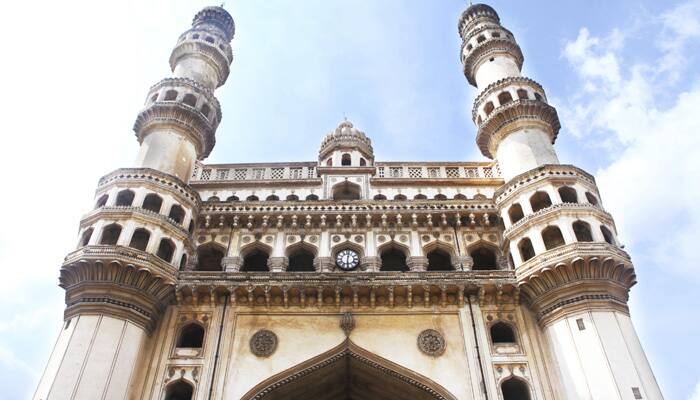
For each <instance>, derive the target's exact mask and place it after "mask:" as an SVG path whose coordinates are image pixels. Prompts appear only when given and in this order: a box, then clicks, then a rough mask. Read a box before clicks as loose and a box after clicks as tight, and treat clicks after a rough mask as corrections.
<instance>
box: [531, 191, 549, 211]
mask: <svg viewBox="0 0 700 400" xmlns="http://www.w3.org/2000/svg"><path fill="white" fill-rule="evenodd" d="M530 205H531V206H532V211H533V212H537V211H540V210H542V209H545V208H547V207H549V206H551V205H552V200H550V198H549V195H548V194H547V192H535V194H533V195H532V197H530Z"/></svg>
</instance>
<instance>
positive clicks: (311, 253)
mask: <svg viewBox="0 0 700 400" xmlns="http://www.w3.org/2000/svg"><path fill="white" fill-rule="evenodd" d="M317 254H318V249H317V248H316V247H315V246H313V245H312V244H310V243H308V242H305V241H299V242H297V243H294V244H292V245H290V246H288V247H287V249H286V250H285V255H286V256H287V259H288V260H289V265H288V266H287V271H288V272H313V271H315V268H314V259H315V258H316V256H317Z"/></svg>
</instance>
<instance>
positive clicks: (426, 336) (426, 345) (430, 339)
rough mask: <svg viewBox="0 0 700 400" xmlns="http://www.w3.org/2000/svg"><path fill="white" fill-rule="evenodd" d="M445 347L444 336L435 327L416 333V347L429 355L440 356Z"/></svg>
mask: <svg viewBox="0 0 700 400" xmlns="http://www.w3.org/2000/svg"><path fill="white" fill-rule="evenodd" d="M445 347H446V343H445V338H444V337H443V336H442V334H441V333H440V332H438V331H436V330H435V329H426V330H424V331H423V332H421V333H420V334H419V335H418V349H420V351H422V352H423V353H425V354H427V355H429V356H432V357H437V356H440V355H441V354H442V353H444V352H445Z"/></svg>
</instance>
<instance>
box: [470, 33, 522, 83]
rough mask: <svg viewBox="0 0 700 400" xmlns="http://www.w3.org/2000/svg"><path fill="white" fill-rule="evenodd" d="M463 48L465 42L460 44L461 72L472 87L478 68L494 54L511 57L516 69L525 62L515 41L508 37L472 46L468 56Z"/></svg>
mask: <svg viewBox="0 0 700 400" xmlns="http://www.w3.org/2000/svg"><path fill="white" fill-rule="evenodd" d="M465 46H467V42H466V41H465V42H464V43H463V44H462V55H463V56H462V64H464V68H463V72H464V76H465V77H466V78H467V81H468V82H469V84H471V85H472V86H476V78H475V74H476V69H477V68H478V66H479V65H480V64H481V63H483V62H484V60H488V59H489V58H490V57H493V56H495V55H496V54H507V55H509V56H511V57H512V58H513V59H514V61H515V63H516V64H517V65H518V69H520V68H522V67H523V62H525V57H524V56H523V52H522V50H520V46H518V43H517V42H516V41H515V39H511V38H510V37H503V36H501V37H500V38H493V37H489V38H487V39H486V40H485V41H483V42H481V43H478V44H477V45H476V46H474V48H472V49H471V50H470V51H469V52H468V54H464V50H465Z"/></svg>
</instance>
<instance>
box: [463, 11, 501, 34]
mask: <svg viewBox="0 0 700 400" xmlns="http://www.w3.org/2000/svg"><path fill="white" fill-rule="evenodd" d="M479 17H485V18H489V19H491V20H494V21H495V22H496V23H500V22H501V19H500V18H499V17H498V13H497V12H496V10H494V9H493V7H491V6H489V5H486V4H474V5H471V6H469V8H467V9H466V10H465V11H464V12H463V13H462V15H461V16H460V17H459V26H458V27H459V33H460V35H461V34H462V31H463V30H464V26H465V25H466V24H468V23H470V22H471V21H472V20H474V19H475V18H479Z"/></svg>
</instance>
